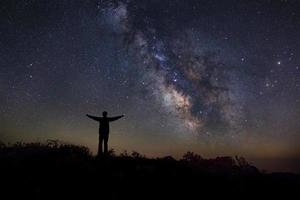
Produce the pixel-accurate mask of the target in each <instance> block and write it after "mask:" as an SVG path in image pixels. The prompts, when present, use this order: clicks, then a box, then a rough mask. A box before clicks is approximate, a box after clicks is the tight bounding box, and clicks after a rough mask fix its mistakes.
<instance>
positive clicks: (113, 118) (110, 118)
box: [108, 115, 124, 122]
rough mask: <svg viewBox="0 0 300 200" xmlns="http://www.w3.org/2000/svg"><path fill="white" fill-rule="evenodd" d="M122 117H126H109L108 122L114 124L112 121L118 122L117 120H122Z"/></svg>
mask: <svg viewBox="0 0 300 200" xmlns="http://www.w3.org/2000/svg"><path fill="white" fill-rule="evenodd" d="M122 117H124V115H120V116H116V117H109V118H108V120H109V121H110V122H112V121H116V120H118V119H120V118H122Z"/></svg>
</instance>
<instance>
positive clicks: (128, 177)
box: [0, 140, 300, 199]
mask: <svg viewBox="0 0 300 200" xmlns="http://www.w3.org/2000/svg"><path fill="white" fill-rule="evenodd" d="M0 163H1V164H0V172H1V187H0V188H1V190H0V194H1V195H2V196H1V197H5V198H3V199H201V198H204V197H209V198H216V197H221V198H228V197H229V198H231V199H241V198H243V199H244V198H251V197H253V198H258V197H264V196H266V197H268V198H270V197H271V196H277V197H278V195H283V196H284V197H285V198H287V197H288V196H292V195H298V196H299V188H300V187H299V186H300V178H299V175H297V174H288V173H270V174H268V173H262V172H260V171H259V170H258V169H257V168H256V167H254V166H252V165H251V164H249V163H248V162H247V161H246V159H245V158H242V157H238V156H236V157H235V158H232V157H217V158H215V159H205V158H203V157H201V156H200V155H198V154H195V153H193V152H187V153H186V154H185V155H184V156H183V157H182V159H180V160H176V159H174V158H173V157H171V156H166V157H162V158H147V157H145V156H144V155H141V154H139V153H138V152H132V153H129V152H127V151H124V152H123V153H121V154H120V155H116V153H115V152H114V150H110V151H109V152H108V154H107V155H102V156H100V157H95V156H93V155H92V153H91V152H90V151H89V149H88V148H87V147H84V146H76V145H72V144H66V143H62V142H59V141H56V140H48V141H47V142H45V143H21V142H18V143H15V144H10V145H7V144H5V143H2V142H0ZM1 199H2V198H1ZM294 199H297V198H296V197H294Z"/></svg>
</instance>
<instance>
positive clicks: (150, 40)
mask: <svg viewBox="0 0 300 200" xmlns="http://www.w3.org/2000/svg"><path fill="white" fill-rule="evenodd" d="M156 3H158V2H156ZM154 4H155V3H154ZM163 4H164V3H162V6H161V9H160V7H158V5H156V6H154V5H152V3H151V2H143V3H140V2H135V1H130V2H129V3H124V2H121V1H120V2H118V3H116V4H110V3H108V4H107V5H108V8H107V10H105V11H104V13H105V14H106V15H108V16H109V17H110V18H111V19H109V20H110V21H111V22H112V26H113V27H119V28H117V29H116V30H118V31H119V34H121V35H122V36H123V37H124V41H125V43H126V44H127V45H129V48H132V49H134V52H136V53H137V60H138V65H139V66H140V67H144V68H147V69H148V71H149V73H150V74H152V73H154V74H155V77H154V78H153V80H152V83H151V84H152V85H153V86H154V87H151V88H150V90H153V89H154V91H153V93H155V94H156V95H157V98H158V101H160V102H161V103H162V104H163V105H164V106H165V107H166V109H167V110H169V111H171V112H172V113H174V114H176V115H178V116H179V117H180V118H181V119H182V120H183V121H184V124H185V126H186V127H188V128H190V129H192V130H194V131H196V132H197V133H198V134H216V133H219V134H220V133H226V132H227V131H229V132H230V133H231V134H232V133H235V132H236V131H238V127H239V124H240V122H239V121H240V120H241V119H242V112H241V109H240V108H241V106H240V105H238V102H236V98H235V95H236V94H235V93H234V91H232V90H231V84H234V80H231V79H233V78H234V76H236V74H235V73H236V72H235V69H234V68H233V67H230V66H226V65H225V64H223V63H221V62H220V61H219V60H217V56H218V55H216V52H206V51H204V49H201V41H199V44H194V45H193V40H195V38H193V36H192V35H197V32H199V31H201V27H199V29H200V30H197V29H198V28H197V29H193V28H191V24H192V23H193V22H194V20H193V18H195V17H196V18H198V17H200V16H197V13H195V14H194V15H191V16H190V18H187V19H185V20H186V21H185V22H179V25H180V27H181V29H180V30H177V25H178V24H176V25H175V26H174V25H173V26H172V24H169V23H168V18H170V15H171V16H172V17H174V18H176V19H178V18H180V17H181V16H180V13H176V11H173V10H172V8H171V6H172V4H173V3H171V2H167V3H165V5H163ZM183 5H184V3H183V2H181V3H179V4H178V5H177V6H179V7H181V6H183ZM195 5H197V4H191V5H190V7H189V6H188V7H186V8H185V9H187V10H193V6H195ZM130 6H133V7H135V8H134V9H130ZM153 7H155V8H156V9H157V10H151V9H153ZM149 10H150V16H146V15H145V12H146V13H147V12H148V13H149ZM164 10H166V11H168V12H167V13H166V14H163V15H162V16H159V17H157V16H156V13H163V12H164ZM151 12H153V13H151ZM173 12H174V13H173ZM108 13H109V14H108ZM180 23H183V24H180ZM158 24H159V27H158V26H157V25H158ZM201 50H202V51H201Z"/></svg>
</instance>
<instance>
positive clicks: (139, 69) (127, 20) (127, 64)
mask: <svg viewBox="0 0 300 200" xmlns="http://www.w3.org/2000/svg"><path fill="white" fill-rule="evenodd" d="M0 8H1V12H0V13H1V14H0V47H1V48H0V114H1V115H0V121H1V126H0V140H1V141H4V142H14V141H36V140H39V141H43V140H46V139H60V140H63V141H66V142H72V143H76V144H83V145H87V146H89V147H90V148H91V149H92V150H93V151H95V149H96V145H97V142H96V141H97V127H96V125H95V124H94V123H92V122H90V121H89V120H88V119H87V118H86V117H85V114H86V113H90V114H92V115H100V114H101V113H102V111H103V110H107V111H108V113H109V115H118V114H123V113H124V114H125V118H124V119H122V120H120V121H118V122H116V123H115V124H112V133H111V145H112V147H113V148H115V149H116V150H117V151H123V150H125V149H127V150H129V151H130V150H137V151H139V152H141V153H144V154H146V155H149V156H161V155H173V156H175V157H176V156H180V155H182V153H184V152H185V151H195V152H197V153H199V154H201V155H203V156H218V155H223V154H224V155H237V154H238V155H244V156H245V157H246V158H248V159H249V160H251V161H253V162H257V163H258V164H259V165H261V166H262V167H265V168H268V169H270V170H273V169H275V168H274V166H270V164H268V163H267V162H266V161H265V160H272V161H274V162H275V163H276V161H277V160H278V162H277V164H276V165H277V167H278V169H279V168H281V169H283V170H288V171H295V170H298V169H299V168H297V167H296V164H295V163H300V162H299V160H300V159H299V158H300V155H299V152H300V151H299V142H298V141H299V139H300V132H299V131H300V123H299V119H300V100H299V99H300V57H299V54H300V39H299V35H300V13H299V10H300V3H299V2H298V1H296V0H286V1H249V2H248V1H247V2H245V1H233V0H228V1H215V0H212V1H204V0H203V1H202V0H188V1H183V0H166V1H159V0H117V1H110V0H88V1H56V0H54V1H37V0H26V1H25V0H22V1H11V0H10V1H8V0H4V1H1V3H0ZM279 160H280V161H279ZM282 160H291V162H289V163H292V164H289V165H288V164H284V162H283V161H282ZM272 163H273V162H272Z"/></svg>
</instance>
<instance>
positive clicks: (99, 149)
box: [98, 134, 103, 156]
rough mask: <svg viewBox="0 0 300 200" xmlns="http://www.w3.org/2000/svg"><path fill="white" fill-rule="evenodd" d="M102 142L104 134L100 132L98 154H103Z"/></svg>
mask: <svg viewBox="0 0 300 200" xmlns="http://www.w3.org/2000/svg"><path fill="white" fill-rule="evenodd" d="M102 142H103V136H102V135H101V134H99V143H98V156H100V155H101V154H102Z"/></svg>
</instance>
